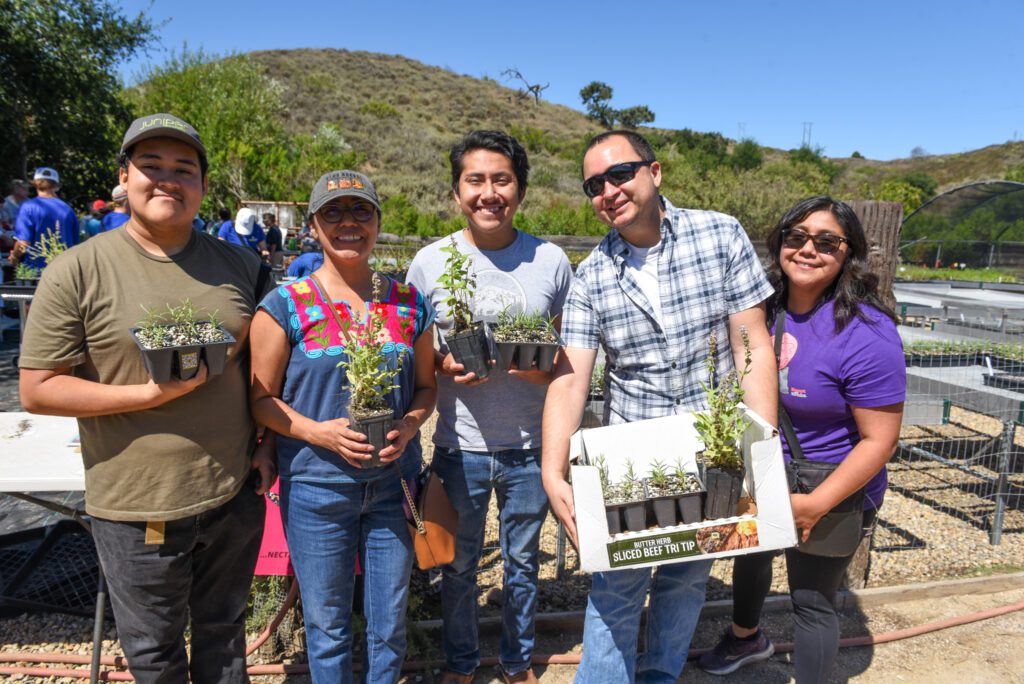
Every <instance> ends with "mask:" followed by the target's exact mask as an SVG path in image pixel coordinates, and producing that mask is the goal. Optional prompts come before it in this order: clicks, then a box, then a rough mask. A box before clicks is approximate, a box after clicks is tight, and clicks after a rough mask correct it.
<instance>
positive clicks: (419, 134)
mask: <svg viewBox="0 0 1024 684" xmlns="http://www.w3.org/2000/svg"><path fill="white" fill-rule="evenodd" d="M509 85H512V84H508V85H507V84H506V83H505V82H504V81H503V82H498V81H496V80H494V79H492V78H487V77H484V78H475V77H471V76H465V75H460V74H456V73H453V72H451V71H449V70H446V69H442V68H439V67H433V66H428V65H425V64H422V63H420V62H417V61H415V60H411V59H407V58H405V57H401V56H394V55H383V54H375V53H369V52H353V51H348V50H332V49H299V50H277V51H264V52H252V53H249V54H247V55H240V56H232V57H228V58H224V59H219V58H212V57H209V56H205V55H202V54H191V55H189V54H186V55H183V56H182V57H181V58H178V59H177V60H172V61H171V63H169V64H167V65H165V66H163V67H160V68H157V69H154V70H153V72H152V73H151V74H150V75H149V78H148V79H147V80H146V81H145V82H143V83H142V84H140V85H139V86H136V87H135V88H133V89H132V90H131V91H129V92H128V93H127V95H128V98H129V100H130V101H131V102H132V104H133V107H135V109H136V111H143V110H150V111H151V110H153V109H166V110H170V111H175V112H178V113H180V114H181V115H182V116H184V117H185V118H188V119H189V120H190V121H193V122H194V123H195V124H196V126H197V127H198V128H199V130H200V131H202V132H203V135H204V138H209V142H208V147H210V148H211V149H215V150H217V151H218V152H217V154H219V155H220V156H219V158H217V159H212V160H211V161H212V162H214V163H213V164H212V171H211V195H210V200H209V202H208V206H209V207H211V208H212V207H213V205H217V204H222V203H227V204H232V203H235V202H237V201H239V200H241V199H244V198H262V199H284V200H293V201H302V200H303V199H305V197H307V196H308V192H309V188H310V186H311V185H312V182H313V180H315V178H316V177H317V176H318V175H319V174H320V173H322V172H324V171H326V170H328V168H329V167H331V166H335V165H350V166H356V167H358V168H360V169H361V170H363V171H365V172H366V173H368V174H369V175H370V176H371V177H372V178H373V179H374V181H375V182H376V183H377V185H378V189H379V190H380V192H381V194H382V196H384V197H385V199H386V202H387V206H386V207H385V229H386V230H390V231H393V232H400V233H418V234H421V235H434V234H440V233H442V232H444V231H446V230H449V229H450V228H451V226H452V225H454V223H453V222H454V221H457V217H454V216H453V214H452V212H453V209H454V207H453V203H452V201H451V198H450V189H449V183H450V180H449V175H448V174H449V171H448V164H447V151H448V149H449V147H450V146H451V145H452V143H454V142H455V141H457V140H458V139H459V138H460V137H461V136H462V135H463V134H465V133H466V132H468V131H469V130H472V129H474V128H499V129H504V130H507V131H509V132H510V133H512V134H513V135H515V136H516V137H517V138H519V140H520V141H522V142H523V143H524V145H525V146H526V147H527V149H528V151H529V153H530V161H531V165H532V172H531V176H530V190H529V193H528V196H527V199H526V202H525V203H524V205H523V210H522V212H521V216H520V217H519V218H518V221H519V225H520V227H522V228H524V229H526V230H530V231H531V232H536V233H545V234H552V233H569V234H600V233H602V232H603V231H604V228H603V227H602V226H601V225H600V224H598V223H597V221H596V220H595V219H594V217H593V215H592V212H591V211H590V209H589V207H588V204H587V202H586V201H585V199H584V198H583V196H582V192H581V190H580V187H579V183H580V178H579V163H580V158H581V154H582V149H583V145H584V143H585V141H586V140H587V139H588V138H589V137H591V136H592V135H593V134H595V133H597V132H599V131H600V130H602V128H601V127H600V126H599V125H598V124H597V123H596V122H594V121H592V120H591V119H589V118H588V117H587V116H586V115H585V114H584V113H583V112H582V111H577V110H574V109H570V108H568V107H564V106H561V105H555V104H551V103H548V102H545V101H544V100H543V99H542V100H540V102H535V101H534V99H533V97H532V96H530V95H528V94H525V93H522V92H521V91H519V90H518V89H517V88H516V87H515V86H514V85H512V87H509ZM256 103H258V104H256ZM643 131H644V133H645V135H647V136H648V137H649V139H651V141H652V143H653V144H654V146H655V148H656V150H657V153H658V158H659V160H660V161H661V162H662V164H663V166H664V167H665V171H666V173H665V184H664V192H665V194H666V195H667V196H668V197H669V198H670V199H672V201H673V202H675V203H677V204H679V205H685V206H697V207H705V208H711V209H716V210H719V211H723V212H726V213H730V214H733V215H735V216H737V217H738V218H739V219H740V220H741V221H742V222H743V224H744V226H745V227H746V228H747V229H748V231H749V232H750V233H751V234H752V235H753V236H755V237H757V236H760V235H763V234H765V233H766V232H767V231H768V230H769V229H770V228H771V226H772V225H773V223H774V222H775V221H776V220H777V218H778V217H779V216H780V215H781V214H782V213H783V212H784V211H785V209H786V208H788V207H789V206H790V205H792V204H793V203H794V202H796V201H797V200H799V199H801V198H803V197H806V196H808V195H811V194H816V193H826V192H827V193H832V194H834V195H836V196H839V197H842V198H846V199H886V200H897V201H902V202H903V203H904V206H905V209H906V210H907V211H910V210H912V209H913V208H915V207H916V206H918V205H919V204H920V203H921V202H923V201H925V200H927V199H928V198H929V197H930V196H933V195H934V194H935V193H936V192H940V191H941V190H943V189H946V188H949V187H953V186H955V185H959V184H961V183H963V182H966V181H969V180H977V179H981V178H1002V177H1005V176H1006V175H1007V174H1009V173H1011V171H1012V170H1013V169H1015V168H1017V167H1019V166H1021V165H1022V163H1024V143H1012V144H1005V145H993V146H991V147H987V148H984V149H982V150H976V151H973V152H968V153H964V154H956V155H937V156H924V157H917V158H913V159H904V160H897V161H892V162H878V161H872V160H866V159H859V158H858V159H828V158H825V157H823V156H821V155H820V154H819V153H818V152H817V151H815V150H811V149H801V150H791V151H784V150H777V149H770V148H762V147H759V146H757V145H755V144H753V143H752V142H750V141H747V142H744V143H742V144H738V143H737V142H736V141H733V140H729V139H727V138H725V137H724V136H722V135H721V134H718V133H702V132H694V131H689V130H682V131H676V130H666V129H658V128H644V129H643Z"/></svg>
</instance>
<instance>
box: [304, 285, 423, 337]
mask: <svg viewBox="0 0 1024 684" xmlns="http://www.w3.org/2000/svg"><path fill="white" fill-rule="evenodd" d="M390 282H391V284H392V285H391V287H390V289H389V292H388V295H387V297H386V298H385V299H384V301H381V302H376V303H372V304H370V306H372V307H374V309H378V308H380V307H384V310H385V311H384V314H385V325H384V330H382V331H381V334H382V335H383V336H384V337H385V340H386V341H389V342H393V343H395V344H402V345H405V346H407V347H412V345H413V341H414V334H415V331H416V323H415V321H416V289H415V288H414V287H412V286H411V285H405V284H403V283H397V282H394V281H390ZM285 289H286V291H287V292H288V296H289V297H290V298H291V300H292V302H293V303H294V304H295V314H294V315H295V316H296V317H297V318H298V323H299V330H300V331H301V333H302V339H303V341H304V342H305V351H306V352H307V353H308V352H310V351H315V350H318V349H322V350H326V349H328V348H331V347H344V346H345V336H344V335H343V334H342V332H341V330H340V329H339V328H338V324H337V323H336V322H335V321H334V317H333V316H331V315H329V314H330V310H329V309H328V308H327V306H329V305H328V304H327V303H326V302H325V301H324V300H323V297H321V295H320V291H319V290H318V289H317V288H316V287H315V286H314V285H313V283H312V282H311V281H309V280H306V279H303V280H300V281H298V282H295V283H290V284H288V285H285ZM331 305H333V306H334V309H335V311H337V312H338V318H339V320H340V321H341V324H342V325H343V326H346V327H347V328H349V330H352V331H355V332H358V331H361V330H362V328H363V326H364V325H365V322H362V321H360V322H356V321H354V320H353V319H352V312H351V311H349V308H348V306H347V305H346V304H345V303H343V302H333V303H332V304H331ZM293 325H294V323H293Z"/></svg>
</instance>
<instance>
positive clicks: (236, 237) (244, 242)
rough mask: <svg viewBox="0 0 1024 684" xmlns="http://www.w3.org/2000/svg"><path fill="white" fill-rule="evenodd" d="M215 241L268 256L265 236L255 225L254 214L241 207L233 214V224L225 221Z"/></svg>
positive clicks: (258, 226)
mask: <svg viewBox="0 0 1024 684" xmlns="http://www.w3.org/2000/svg"><path fill="white" fill-rule="evenodd" d="M217 239H218V240H223V241H224V242H230V243H231V244H233V245H240V246H242V247H251V248H252V249H254V250H256V252H258V253H259V254H260V255H262V256H263V257H267V256H269V254H270V253H269V252H268V251H267V242H266V235H265V234H264V233H263V228H261V227H260V225H259V224H258V223H256V212H254V211H253V210H252V209H249V208H248V207H242V208H241V209H239V210H238V213H237V214H235V222H234V223H231V222H230V221H225V222H224V223H223V224H222V225H221V227H220V230H219V231H218V232H217Z"/></svg>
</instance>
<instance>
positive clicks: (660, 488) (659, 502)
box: [646, 460, 679, 527]
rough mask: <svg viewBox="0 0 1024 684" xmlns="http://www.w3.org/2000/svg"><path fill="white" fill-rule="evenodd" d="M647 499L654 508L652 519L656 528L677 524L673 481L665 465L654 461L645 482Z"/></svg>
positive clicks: (675, 493)
mask: <svg viewBox="0 0 1024 684" xmlns="http://www.w3.org/2000/svg"><path fill="white" fill-rule="evenodd" d="M646 485H647V497H648V498H649V499H650V501H651V506H652V507H653V508H654V518H655V520H657V521H658V527H672V526H673V525H675V524H676V523H678V522H679V519H678V518H677V517H676V508H677V507H676V499H677V494H678V493H677V492H676V488H675V479H674V478H673V477H672V476H671V475H670V474H669V472H668V470H667V469H666V467H665V464H664V463H662V462H661V461H658V460H655V461H654V462H653V463H652V464H651V472H650V474H649V475H648V477H647V480H646Z"/></svg>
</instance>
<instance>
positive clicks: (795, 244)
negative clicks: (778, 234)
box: [782, 228, 850, 254]
mask: <svg viewBox="0 0 1024 684" xmlns="http://www.w3.org/2000/svg"><path fill="white" fill-rule="evenodd" d="M808 240H810V241H811V242H813V243H814V249H816V250H817V251H819V252H821V253H822V254H835V253H836V252H838V251H839V247H840V245H842V244H843V243H844V242H847V243H848V242H850V241H849V240H847V239H846V238H844V237H839V236H838V235H833V234H832V233H821V234H820V235H811V234H810V233H808V232H807V231H805V230H800V229H799V228H786V229H785V230H783V231H782V244H783V245H785V246H786V247H789V248H790V249H800V248H801V247H803V246H804V245H806V244H807V241H808Z"/></svg>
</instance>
